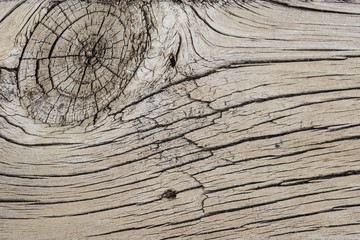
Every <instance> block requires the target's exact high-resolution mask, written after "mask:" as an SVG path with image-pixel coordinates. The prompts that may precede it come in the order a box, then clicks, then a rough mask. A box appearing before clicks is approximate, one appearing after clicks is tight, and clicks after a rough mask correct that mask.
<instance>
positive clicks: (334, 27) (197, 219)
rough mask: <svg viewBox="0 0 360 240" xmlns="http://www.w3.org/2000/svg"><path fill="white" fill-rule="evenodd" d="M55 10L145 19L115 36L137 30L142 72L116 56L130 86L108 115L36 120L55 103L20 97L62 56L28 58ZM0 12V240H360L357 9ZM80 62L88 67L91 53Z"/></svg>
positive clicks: (36, 8) (43, 5) (99, 5)
mask: <svg viewBox="0 0 360 240" xmlns="http://www.w3.org/2000/svg"><path fill="white" fill-rule="evenodd" d="M59 4H60V5H59ZM127 4H130V5H127ZM65 5H67V6H70V8H74V9H73V11H75V12H77V11H85V12H87V11H88V12H87V13H89V12H92V11H95V12H96V10H94V9H97V10H98V9H103V8H104V9H108V10H109V9H113V11H114V12H118V13H119V14H118V15H116V14H115V15H116V16H120V17H119V19H120V20H122V21H125V19H127V20H129V19H133V20H134V19H146V23H145V22H141V21H140V22H141V23H144V25H141V24H140V22H137V21H135V20H134V21H135V22H134V21H129V22H127V23H126V24H125V25H126V28H128V29H131V31H137V30H136V29H138V31H140V32H141V31H143V32H144V33H145V32H146V35H147V36H148V39H147V40H146V41H145V42H146V48H145V47H144V49H143V50H142V51H140V53H139V54H141V56H140V55H137V54H133V56H132V57H134V58H138V59H140V60H139V61H136V60H134V59H133V58H132V57H129V56H128V57H129V58H131V59H130V60H129V61H134V62H136V63H137V64H138V65H137V68H136V70H135V71H134V72H132V73H131V74H130V72H131V71H132V68H131V67H129V68H127V67H125V68H124V69H127V70H128V73H129V75H127V74H121V73H119V74H118V75H119V76H122V77H124V78H126V79H125V80H126V81H128V83H127V84H126V86H125V87H123V88H119V89H120V90H121V91H120V92H118V91H119V89H118V90H117V89H112V90H113V91H112V94H114V96H115V97H114V98H112V97H111V98H109V99H107V98H104V101H105V102H106V104H105V105H107V106H106V107H102V108H98V109H96V111H92V112H91V111H89V112H87V113H86V114H84V113H83V112H82V113H80V112H77V111H76V109H77V108H75V107H74V109H72V110H69V112H70V111H73V114H74V115H73V118H70V117H69V116H70V115H66V114H65V115H64V114H63V113H62V112H61V111H60V110H59V112H57V113H55V112H53V113H54V114H53V115H51V114H49V117H45V118H44V117H37V115H36V114H34V113H33V111H32V110H33V109H40V108H41V109H43V110H44V109H47V107H54V106H56V104H57V102H53V101H51V100H50V102H48V103H47V102H46V101H45V102H44V101H43V100H39V101H38V102H36V101H33V100H34V99H32V98H31V97H27V98H26V97H25V98H24V96H25V95H26V94H27V93H28V92H27V91H28V90H27V88H26V86H28V85H27V84H28V83H29V84H32V85H34V86H35V87H37V86H40V84H42V87H44V88H47V87H51V86H50V85H51V84H50V85H49V86H48V85H47V84H46V81H45V80H41V78H43V77H44V76H45V75H46V74H48V73H46V70H49V69H48V68H47V67H46V65H45V66H43V67H44V68H43V70H41V69H37V67H36V61H35V63H33V64H29V63H27V61H31V60H30V59H32V58H33V57H34V56H36V57H34V58H38V56H40V55H38V54H41V51H53V52H54V51H55V53H54V54H55V55H56V54H58V53H60V52H62V51H63V50H64V49H65V50H66V51H67V49H72V48H69V46H70V45H69V46H65V45H66V44H65V45H62V44H59V45H56V44H55V47H54V48H53V50H51V48H50V50H49V49H48V48H43V47H42V48H39V46H40V45H41V44H40V45H37V44H39V43H40V42H41V39H42V37H41V36H40V32H38V33H37V32H36V30H34V29H36V27H35V26H37V24H39V23H44V24H45V25H48V27H49V28H50V29H52V28H54V29H55V25H56V24H58V23H59V22H60V21H61V19H62V18H61V17H58V18H54V19H53V20H50V19H47V18H46V17H48V16H49V15H48V14H49V13H52V11H56V9H57V7H58V11H60V10H59V9H61V8H59V6H60V7H61V6H65ZM75 6H78V7H75ZM110 6H111V7H110ZM0 7H1V14H0V19H1V18H2V17H1V16H6V17H5V18H4V19H3V20H2V21H1V22H0V184H1V187H0V218H1V220H0V238H1V239H79V238H80V239H92V238H95V239H269V238H270V239H329V238H331V239H356V238H359V237H360V231H359V225H360V199H359V198H360V195H359V191H360V185H359V182H360V177H359V175H360V149H359V144H360V135H359V133H360V101H359V100H360V61H359V56H360V41H359V37H360V29H359V22H360V15H359V12H360V5H359V2H357V1H346V2H345V1H341V2H340V1H320V0H316V1H295V0H269V1H260V0H247V1H235V0H233V1H231V0H228V1H209V2H206V3H204V2H201V1H133V2H132V3H127V2H126V1H121V3H120V4H118V3H117V1H89V2H86V1H83V2H79V1H76V0H68V1H64V2H62V3H59V2H54V1H47V0H46V1H24V2H21V1H13V2H0ZM126 7H128V8H126ZM125 8H126V9H125ZM51 9H52V10H51ZM62 11H64V12H65V13H66V11H68V10H66V9H64V10H62ZM60 12H61V11H60ZM100 12H101V11H100ZM136 13H143V14H144V15H141V16H140V15H139V16H137V15H136ZM77 14H78V12H77V13H76V14H75V15H74V16H75V18H77V17H78V15H77ZM127 14H128V15H129V16H128V15H127ZM132 14H133V15H134V16H130V15H132ZM101 16H103V15H101ZM136 16H137V17H139V18H136ZM142 17H143V18H142ZM111 18H112V17H110V18H107V17H106V18H105V17H104V19H110V20H111ZM16 19H22V20H21V21H16ZM63 20H64V19H63ZM96 20H97V18H91V17H89V18H88V19H87V20H86V21H84V22H86V24H87V23H89V22H90V23H91V22H92V21H96ZM64 21H65V22H66V20H64ZM65 22H64V24H65V25H64V26H65V27H64V28H65V29H66V27H68V26H67V25H66V23H65ZM131 23H132V24H133V25H131ZM86 24H85V25H86ZM90 25H91V24H90ZM95 25H96V24H95ZM59 26H62V25H61V24H60V25H59ZM112 26H115V25H112ZM38 29H39V28H38ZM84 29H87V27H85V28H84ZM97 29H99V28H97ZM101 29H102V28H100V30H101ZM106 29H108V28H106ZM109 29H111V31H116V30H119V32H121V27H119V26H118V27H112V28H109ZM93 30H94V29H92V28H91V27H90V28H89V32H90V33H91V32H92V31H93ZM46 31H47V30H46ZM54 31H56V30H54ZM86 31H87V30H86ZM86 31H85V30H84V32H81V31H80V30H79V32H78V34H79V36H85V35H86ZM109 31H110V30H109ZM129 31H130V30H129ZM131 31H130V32H131ZM44 32H45V30H44ZM50 32H51V31H50ZM48 34H51V33H48ZM81 34H82V35H81ZM119 34H121V33H119ZM129 34H130V33H129ZM89 35H91V34H89ZM94 36H95V37H96V35H94ZM104 36H105V35H104ZM132 36H133V35H132ZM36 38H39V41H38V42H37V43H36V44H35V45H33V47H31V44H30V43H31V41H34V39H36ZM78 40H79V41H82V40H81V39H76V38H74V41H78ZM132 40H134V41H133V42H132V44H133V46H134V47H136V46H139V44H140V45H141V44H142V43H143V42H142V41H140V40H139V39H136V38H135V39H132ZM136 40H139V41H136ZM104 41H105V42H106V43H108V42H113V41H115V40H114V39H110V38H109V36H106V37H105V38H104ZM35 42H36V41H35ZM82 43H83V44H84V45H85V46H93V47H94V46H95V47H96V46H97V44H98V42H96V43H94V44H93V45H92V44H90V45H87V44H88V42H86V41H85V40H84V41H82ZM29 44H30V45H29ZM29 46H30V47H29ZM116 46H118V45H116V44H115V45H114V46H113V48H114V49H112V50H114V51H116V50H118V49H117V47H116ZM144 46H145V45H144ZM131 49H132V48H131ZM139 49H140V48H139ZM23 51H24V53H26V52H28V53H31V54H33V57H31V56H30V57H29V56H27V57H25V54H23ZM129 51H130V50H129ZM131 51H133V53H136V50H131ZM98 52H99V51H97V53H98ZM94 53H96V52H94ZM100 53H101V51H100ZM31 54H30V55H31ZM55 55H54V56H55ZM80 55H81V54H80ZM64 56H65V55H64ZM81 56H83V57H85V58H87V60H88V61H86V66H90V65H91V66H92V64H93V62H92V57H93V56H92V55H91V56H90V55H86V52H85V53H84V54H83V55H81ZM55 57H56V56H55ZM97 57H99V59H100V60H101V59H105V57H104V56H102V55H101V56H97ZM27 58H28V59H27ZM45 58H48V57H47V56H45ZM65 58H66V56H65ZM112 58H113V59H114V62H116V64H121V61H119V59H120V57H119V56H113V57H112ZM49 59H50V58H49ZM39 61H43V60H39ZM44 61H46V60H44ZM125 62H126V61H125ZM26 64H28V65H26ZM116 64H111V66H112V67H117V65H116ZM66 66H68V67H73V68H74V69H75V70H76V69H82V68H83V65H82V64H79V65H78V64H75V63H74V64H73V63H71V64H70V63H68V62H66V61H65V62H64V68H66ZM62 67H63V66H62V64H59V65H56V68H58V69H60V71H61V69H62ZM24 71H25V72H36V71H38V73H37V74H38V75H37V76H38V77H39V78H38V80H40V81H36V78H34V81H32V82H29V81H30V80H29V79H30V78H31V77H32V74H28V75H26V74H25V75H24V74H23V75H22V73H24ZM130 75H131V77H129V76H130ZM64 76H65V75H64ZM64 76H62V75H61V74H60V75H59V79H60V80H61V79H62V78H63V77H64ZM84 76H85V75H84ZM91 76H92V75H91V74H89V76H87V77H86V81H97V80H98V79H97V78H96V79H93V78H92V77H91ZM101 76H103V75H101ZM101 76H99V77H101ZM65 78H66V76H65ZM84 79H85V78H84ZM77 80H78V79H76V78H75V77H74V81H77ZM42 81H43V82H42ZM99 81H100V80H99ZM24 86H25V87H24ZM87 93H88V91H85V90H84V92H83V94H87ZM100 96H102V95H100ZM104 96H107V95H106V94H105V95H104ZM83 101H84V104H85V102H86V101H87V100H86V99H85V100H83ZM90 105H91V104H90ZM90 105H89V106H90ZM28 106H30V107H28ZM84 106H85V105H84ZM50 113H51V112H50ZM76 114H79V115H76ZM61 116H65V117H63V118H61ZM66 119H67V120H66ZM60 120H61V121H60Z"/></svg>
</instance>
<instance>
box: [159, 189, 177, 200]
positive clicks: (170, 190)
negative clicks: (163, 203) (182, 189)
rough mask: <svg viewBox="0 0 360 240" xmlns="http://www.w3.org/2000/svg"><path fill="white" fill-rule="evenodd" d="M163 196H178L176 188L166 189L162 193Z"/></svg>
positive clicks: (170, 197) (172, 197)
mask: <svg viewBox="0 0 360 240" xmlns="http://www.w3.org/2000/svg"><path fill="white" fill-rule="evenodd" d="M161 198H167V199H175V198H176V190H174V189H168V190H166V191H165V192H164V193H163V194H162V195H161Z"/></svg>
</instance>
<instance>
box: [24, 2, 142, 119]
mask: <svg viewBox="0 0 360 240" xmlns="http://www.w3.org/2000/svg"><path fill="white" fill-rule="evenodd" d="M140 9H141V8H136V7H134V8H131V7H129V6H121V5H118V6H111V5H110V4H103V3H99V2H98V3H96V2H93V3H84V2H80V1H65V2H62V3H60V4H59V5H57V6H56V7H55V8H53V9H52V10H51V11H50V12H49V13H48V14H47V15H46V16H45V17H44V18H43V19H42V20H41V21H40V22H39V23H38V25H37V26H36V28H35V29H34V31H33V33H32V35H31V37H30V39H29V41H28V42H27V45H26V47H25V50H24V53H23V56H22V58H21V63H20V68H19V75H18V81H19V88H20V89H19V90H20V97H21V100H22V103H23V105H24V107H26V108H27V109H28V111H29V113H30V114H31V116H32V117H33V118H34V119H37V120H40V121H41V122H43V123H50V124H68V123H72V122H75V121H82V120H84V119H86V118H88V117H90V116H93V115H95V114H97V113H98V112H99V111H101V110H102V109H104V108H105V107H106V106H107V105H108V104H109V103H110V102H111V101H113V100H114V99H115V98H116V97H118V96H119V95H120V94H121V93H122V91H123V89H124V88H125V87H126V85H127V84H128V83H129V81H130V80H131V78H132V76H133V75H134V74H135V72H136V70H137V68H138V67H139V65H140V63H141V61H142V60H143V56H144V52H145V50H146V46H147V37H148V36H147V26H146V19H144V14H143V13H142V12H141V11H142V10H140Z"/></svg>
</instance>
